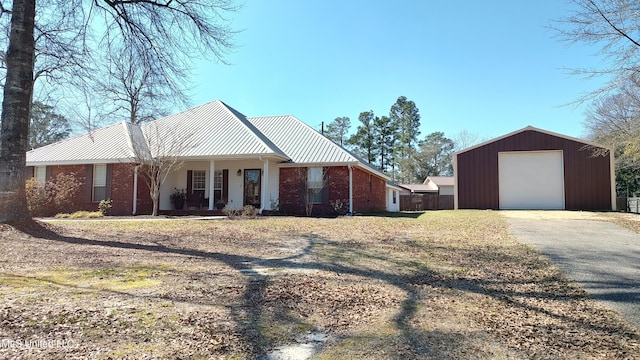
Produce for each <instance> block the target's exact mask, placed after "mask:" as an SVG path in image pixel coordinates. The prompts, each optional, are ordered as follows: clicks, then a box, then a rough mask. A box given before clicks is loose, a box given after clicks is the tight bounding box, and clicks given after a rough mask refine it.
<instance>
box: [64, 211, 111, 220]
mask: <svg viewBox="0 0 640 360" xmlns="http://www.w3.org/2000/svg"><path fill="white" fill-rule="evenodd" d="M102 217H104V214H103V213H102V212H100V211H76V212H74V213H71V214H65V213H61V214H56V216H55V218H56V219H98V218H102Z"/></svg>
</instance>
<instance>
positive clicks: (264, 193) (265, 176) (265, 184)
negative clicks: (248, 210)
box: [260, 159, 269, 213]
mask: <svg viewBox="0 0 640 360" xmlns="http://www.w3.org/2000/svg"><path fill="white" fill-rule="evenodd" d="M268 189H269V160H266V159H265V160H264V164H263V166H262V186H261V189H260V193H261V196H260V197H261V200H260V213H262V211H263V210H264V209H265V208H266V207H267V199H268V198H267V197H268V196H269V194H268Z"/></svg>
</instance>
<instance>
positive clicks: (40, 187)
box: [25, 174, 81, 216]
mask: <svg viewBox="0 0 640 360" xmlns="http://www.w3.org/2000/svg"><path fill="white" fill-rule="evenodd" d="M25 186H26V195H27V206H28V207H29V211H30V212H31V215H33V216H51V215H54V214H55V213H56V212H61V211H64V210H67V209H69V208H71V207H73V202H74V200H75V199H76V196H77V194H78V190H79V189H80V186H81V184H80V182H79V181H78V180H76V178H75V176H74V175H73V174H69V175H67V174H58V176H56V177H55V178H54V179H51V180H49V181H47V183H46V184H42V182H41V181H40V180H38V179H36V178H31V179H29V180H27V182H26V183H25Z"/></svg>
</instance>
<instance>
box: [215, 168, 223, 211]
mask: <svg viewBox="0 0 640 360" xmlns="http://www.w3.org/2000/svg"><path fill="white" fill-rule="evenodd" d="M221 200H222V170H216V171H215V175H214V176H213V201H214V203H217V202H218V201H221Z"/></svg>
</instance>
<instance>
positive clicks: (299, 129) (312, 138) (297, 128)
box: [247, 115, 388, 179]
mask: <svg viewBox="0 0 640 360" xmlns="http://www.w3.org/2000/svg"><path fill="white" fill-rule="evenodd" d="M247 119H248V120H249V121H250V122H251V123H253V124H254V125H255V126H256V128H257V129H258V130H260V132H262V133H263V134H265V135H266V136H267V137H268V138H269V139H271V141H273V142H274V143H275V144H276V145H277V146H278V147H279V148H280V149H282V150H283V151H284V152H285V154H287V156H289V158H290V159H291V162H293V163H296V164H331V163H337V164H354V165H357V166H360V167H362V168H364V169H366V170H367V171H371V172H374V173H376V174H378V175H380V176H382V177H383V178H385V179H387V178H388V177H387V176H386V175H385V174H384V173H382V172H381V171H380V170H379V169H378V168H376V167H374V166H373V165H371V164H369V163H368V162H366V161H365V160H363V159H362V158H360V157H359V156H357V155H355V154H353V153H351V152H350V151H348V150H347V149H345V148H343V147H342V146H340V145H338V144H336V143H335V142H333V141H332V140H330V139H328V138H327V137H325V136H324V135H322V134H320V133H319V132H318V131H317V130H315V129H314V128H312V127H310V126H309V125H307V124H305V123H304V122H302V121H300V120H299V119H297V118H296V117H295V116H291V115H284V116H263V117H250V118H247Z"/></svg>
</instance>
